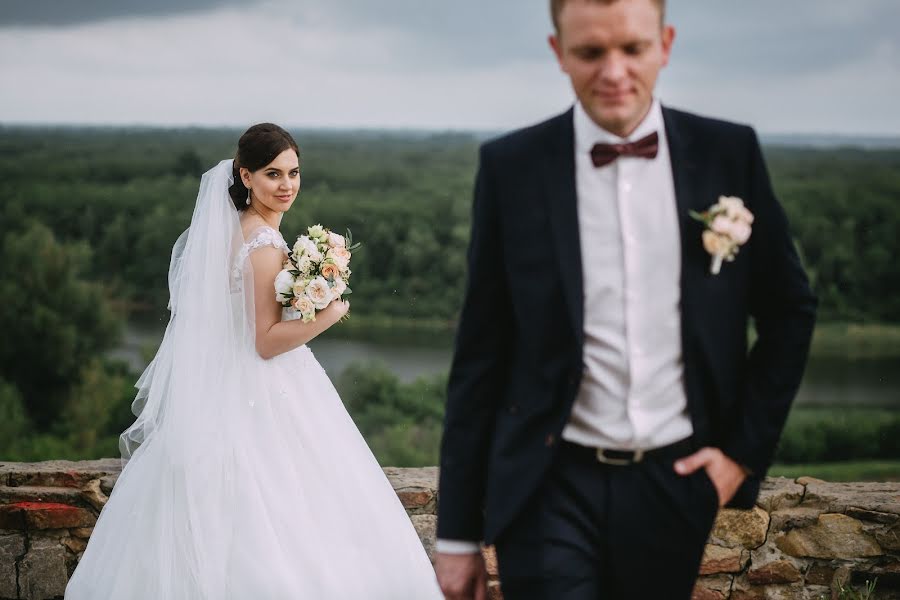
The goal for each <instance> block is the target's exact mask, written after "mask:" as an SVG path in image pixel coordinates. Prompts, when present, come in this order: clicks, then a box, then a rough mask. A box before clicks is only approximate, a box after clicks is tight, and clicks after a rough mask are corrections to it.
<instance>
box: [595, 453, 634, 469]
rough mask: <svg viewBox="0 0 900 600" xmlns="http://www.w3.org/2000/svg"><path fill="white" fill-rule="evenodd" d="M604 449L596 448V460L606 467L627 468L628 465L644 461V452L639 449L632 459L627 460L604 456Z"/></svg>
mask: <svg viewBox="0 0 900 600" xmlns="http://www.w3.org/2000/svg"><path fill="white" fill-rule="evenodd" d="M606 450H607V449H606V448H597V460H598V461H599V462H602V463H603V464H606V465H613V466H616V467H627V466H628V465H631V464H635V463H639V462H641V461H642V460H643V459H644V451H643V450H641V449H638V450H635V451H634V454H633V455H632V457H631V458H630V459H629V458H612V457H610V456H606Z"/></svg>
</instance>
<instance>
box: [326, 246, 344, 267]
mask: <svg viewBox="0 0 900 600" xmlns="http://www.w3.org/2000/svg"><path fill="white" fill-rule="evenodd" d="M325 258H330V259H331V260H333V261H334V263H335V264H336V265H337V266H338V267H340V268H341V270H342V271H343V270H345V269H346V268H347V266H348V265H349V264H350V251H349V250H347V249H346V248H344V247H343V246H336V247H334V248H332V249H331V250H329V251H328V254H326V255H325Z"/></svg>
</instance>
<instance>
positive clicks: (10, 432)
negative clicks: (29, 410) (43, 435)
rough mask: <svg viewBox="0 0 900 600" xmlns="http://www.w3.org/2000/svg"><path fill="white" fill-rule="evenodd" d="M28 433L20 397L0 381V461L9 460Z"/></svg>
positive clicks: (11, 386)
mask: <svg viewBox="0 0 900 600" xmlns="http://www.w3.org/2000/svg"><path fill="white" fill-rule="evenodd" d="M29 431H30V425H29V423H28V417H27V416H26V414H25V408H24V407H23V406H22V395H21V394H20V393H19V390H17V389H16V386H14V385H12V384H11V383H9V382H7V381H4V380H3V379H0V460H4V459H5V460H9V459H11V458H12V457H13V453H14V452H16V446H17V445H18V444H19V443H20V441H21V440H22V439H24V438H25V437H26V436H27V435H28V433H29Z"/></svg>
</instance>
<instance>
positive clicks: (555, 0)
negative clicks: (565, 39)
mask: <svg viewBox="0 0 900 600" xmlns="http://www.w3.org/2000/svg"><path fill="white" fill-rule="evenodd" d="M578 1H580V2H596V3H598V4H612V3H613V2H618V1H619V0H578ZM569 2H570V0H550V16H551V18H552V19H553V28H554V29H555V30H556V33H557V34H558V33H559V13H561V12H562V9H563V7H564V6H565V5H566V4H568V3H569ZM652 2H653V3H654V4H655V5H656V7H657V8H658V9H659V21H660V23H663V22H664V21H665V20H666V0H652Z"/></svg>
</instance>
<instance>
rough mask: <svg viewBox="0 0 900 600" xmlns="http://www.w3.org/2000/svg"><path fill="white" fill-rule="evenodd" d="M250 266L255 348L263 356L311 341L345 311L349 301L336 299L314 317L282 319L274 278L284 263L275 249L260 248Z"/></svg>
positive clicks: (280, 252) (337, 319) (273, 354)
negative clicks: (251, 267)
mask: <svg viewBox="0 0 900 600" xmlns="http://www.w3.org/2000/svg"><path fill="white" fill-rule="evenodd" d="M250 263H251V264H252V265H253V302H254V305H255V310H256V314H255V316H256V351H257V352H258V353H259V355H260V356H261V357H263V358H265V359H269V358H272V357H273V356H278V355H279V354H283V353H285V352H289V351H290V350H293V349H294V348H297V347H299V346H302V345H303V344H305V343H306V342H308V341H310V340H311V339H313V338H314V337H316V336H317V335H319V334H320V333H322V332H323V331H325V330H326V329H328V328H329V327H331V326H332V325H334V324H335V323H337V322H338V321H339V320H340V318H341V317H343V316H344V315H345V314H347V310H348V309H349V308H350V303H349V302H343V301H340V300H335V301H333V302H332V303H331V304H329V305H328V307H327V308H326V309H325V310H323V311H320V312H319V313H317V314H316V320H315V321H312V322H310V323H304V322H303V321H302V320H300V319H297V320H294V321H282V320H281V309H282V306H281V304H279V303H278V302H277V301H276V300H275V277H277V276H278V273H279V272H280V271H281V267H282V264H283V263H284V253H283V252H282V251H281V250H279V249H278V248H273V247H267V248H260V249H259V250H256V251H255V252H253V253H252V254H251V255H250Z"/></svg>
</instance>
